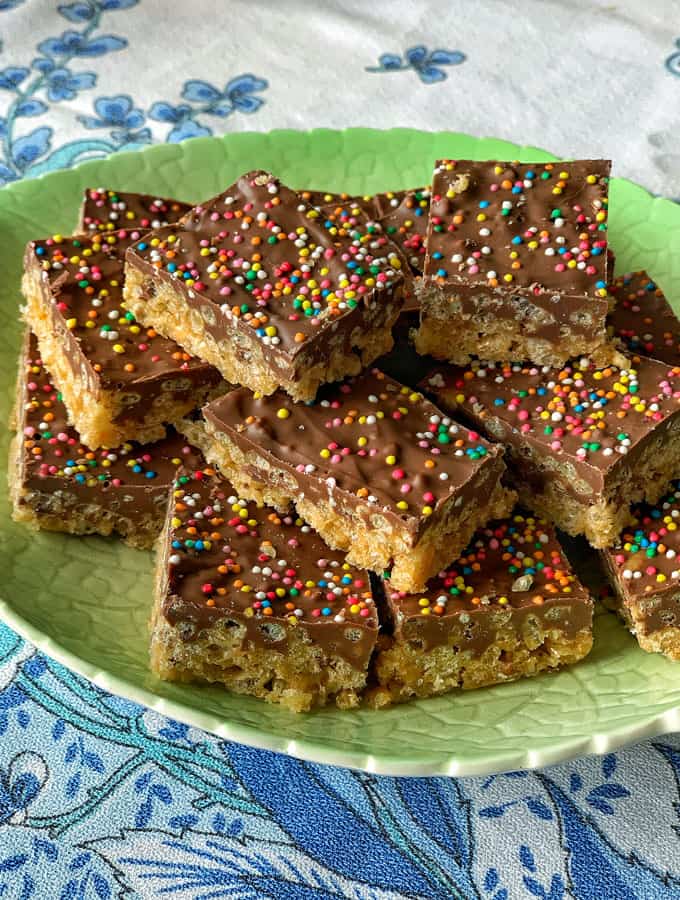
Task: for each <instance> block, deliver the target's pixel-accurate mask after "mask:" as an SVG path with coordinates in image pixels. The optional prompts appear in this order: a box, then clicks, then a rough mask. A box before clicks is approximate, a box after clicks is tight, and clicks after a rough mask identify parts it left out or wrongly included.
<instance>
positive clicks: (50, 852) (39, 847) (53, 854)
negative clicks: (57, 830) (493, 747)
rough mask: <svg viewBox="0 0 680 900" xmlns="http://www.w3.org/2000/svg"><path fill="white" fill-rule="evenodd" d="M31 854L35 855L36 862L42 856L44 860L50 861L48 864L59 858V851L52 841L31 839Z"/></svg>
mask: <svg viewBox="0 0 680 900" xmlns="http://www.w3.org/2000/svg"><path fill="white" fill-rule="evenodd" d="M33 852H34V854H35V858H36V860H38V859H40V857H41V856H42V855H44V856H45V858H46V859H48V860H50V862H54V861H55V859H56V858H57V857H58V856H59V851H58V850H57V848H56V846H55V845H54V844H53V843H52V841H46V840H43V839H42V838H34V839H33Z"/></svg>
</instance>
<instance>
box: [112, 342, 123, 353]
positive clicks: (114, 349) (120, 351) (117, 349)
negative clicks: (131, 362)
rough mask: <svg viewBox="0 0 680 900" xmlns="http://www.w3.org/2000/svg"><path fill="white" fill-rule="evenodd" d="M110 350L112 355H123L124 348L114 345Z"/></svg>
mask: <svg viewBox="0 0 680 900" xmlns="http://www.w3.org/2000/svg"><path fill="white" fill-rule="evenodd" d="M111 349H112V350H113V352H114V353H125V347H124V346H123V345H122V344H114V345H113V347H112V348H111Z"/></svg>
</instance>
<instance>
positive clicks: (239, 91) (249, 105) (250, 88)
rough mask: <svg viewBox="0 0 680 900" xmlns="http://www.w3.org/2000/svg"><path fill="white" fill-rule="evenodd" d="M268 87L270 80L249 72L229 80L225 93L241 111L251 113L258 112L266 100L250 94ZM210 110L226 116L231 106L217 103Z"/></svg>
mask: <svg viewBox="0 0 680 900" xmlns="http://www.w3.org/2000/svg"><path fill="white" fill-rule="evenodd" d="M267 87H269V82H267V81H265V79H264V78H257V77H256V76H255V75H252V74H251V73H250V72H247V73H245V74H243V75H238V76H237V77H236V78H232V79H231V81H229V82H227V85H226V87H225V89H224V95H225V97H227V98H228V99H229V100H230V101H231V104H233V106H234V107H235V108H236V109H238V110H239V111H240V112H243V113H248V114H250V113H254V112H256V111H257V110H258V109H259V108H260V107H261V106H262V104H263V103H264V100H262V99H261V98H260V97H251V96H250V94H253V93H255V92H256V91H264V90H265V89H266V88H267ZM218 110H219V111H218ZM210 112H215V113H216V114H217V115H222V116H226V115H229V113H230V112H231V108H230V107H229V105H228V104H223V105H220V104H217V105H216V106H214V107H212V108H211V110H210Z"/></svg>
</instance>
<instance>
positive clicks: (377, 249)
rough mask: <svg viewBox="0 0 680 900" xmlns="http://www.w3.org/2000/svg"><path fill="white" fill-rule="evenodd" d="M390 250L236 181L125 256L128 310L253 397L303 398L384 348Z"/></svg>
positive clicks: (264, 176) (267, 181) (285, 196)
mask: <svg viewBox="0 0 680 900" xmlns="http://www.w3.org/2000/svg"><path fill="white" fill-rule="evenodd" d="M395 250H396V248H394V245H393V244H392V243H391V242H390V241H388V240H387V238H385V236H384V235H383V234H382V232H380V231H376V230H375V229H371V228H370V226H367V227H363V226H362V225H361V224H358V225H357V227H356V228H355V229H353V230H352V232H351V234H346V233H342V234H340V233H339V231H338V229H337V227H336V225H335V223H330V224H327V223H326V222H325V221H324V218H323V215H322V214H321V212H320V211H319V210H318V209H316V208H315V207H313V206H309V205H308V204H306V203H305V202H304V201H303V200H302V199H301V197H300V196H299V195H298V194H297V193H295V192H294V191H292V190H290V189H289V188H287V187H285V186H284V185H282V184H281V183H280V182H279V181H278V180H277V179H276V178H274V176H273V175H270V174H268V173H266V172H261V171H257V172H251V173H249V174H247V175H244V176H242V177H241V178H239V180H238V181H237V182H236V183H235V184H234V185H232V187H230V188H229V189H228V190H227V191H225V192H224V193H223V194H220V195H219V196H218V197H215V198H213V199H212V200H209V201H208V202H207V203H204V204H201V205H200V206H196V207H194V209H193V210H192V212H191V213H190V215H189V216H187V217H185V218H184V219H183V220H182V222H181V223H179V224H178V225H176V226H169V227H167V228H161V229H158V230H157V231H154V232H152V233H151V234H150V235H149V236H147V237H146V238H145V239H144V240H142V241H140V242H138V243H137V244H135V245H134V246H133V247H131V248H130V249H129V251H128V254H127V268H126V282H125V300H126V307H127V308H128V309H129V310H131V311H132V312H133V313H134V315H135V316H136V317H137V318H138V319H139V321H141V322H144V323H148V324H150V325H153V327H155V328H156V329H157V330H158V331H159V333H161V334H164V335H166V336H167V337H170V338H173V339H174V340H177V341H178V342H179V343H181V345H182V346H183V347H184V348H185V350H186V351H187V352H189V353H192V354H194V355H196V356H198V357H199V358H200V359H205V360H207V361H208V362H210V363H212V364H213V365H214V366H216V368H218V369H219V370H220V372H221V373H222V374H223V376H224V377H225V378H226V379H227V380H228V381H231V382H233V383H236V384H241V385H244V386H245V387H248V388H250V389H251V390H253V391H260V392H262V393H264V394H272V393H273V392H274V391H275V390H277V389H278V388H282V389H283V390H285V391H286V392H287V393H288V394H290V396H291V397H293V398H294V399H295V400H312V399H313V398H314V396H315V395H316V392H317V390H318V388H319V386H320V385H321V384H324V383H326V382H332V381H336V380H338V379H340V378H342V377H344V376H346V375H352V374H357V373H358V372H359V371H360V370H361V369H362V368H363V367H364V366H366V365H368V364H369V363H370V362H372V361H373V360H374V359H376V358H377V357H378V356H380V355H381V354H382V353H385V352H387V351H388V350H389V349H390V348H391V347H392V343H393V341H392V326H393V324H394V322H395V321H396V319H397V317H398V315H399V312H400V310H401V307H402V305H403V290H404V276H403V275H402V274H401V271H400V269H401V260H400V258H399V256H398V255H397V253H396V252H395Z"/></svg>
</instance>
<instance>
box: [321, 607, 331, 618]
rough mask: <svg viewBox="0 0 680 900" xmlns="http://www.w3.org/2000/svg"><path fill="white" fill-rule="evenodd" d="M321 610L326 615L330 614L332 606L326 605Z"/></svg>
mask: <svg viewBox="0 0 680 900" xmlns="http://www.w3.org/2000/svg"><path fill="white" fill-rule="evenodd" d="M321 612H322V613H323V615H324V616H330V614H331V608H330V606H324V608H323V609H322V610H321Z"/></svg>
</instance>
